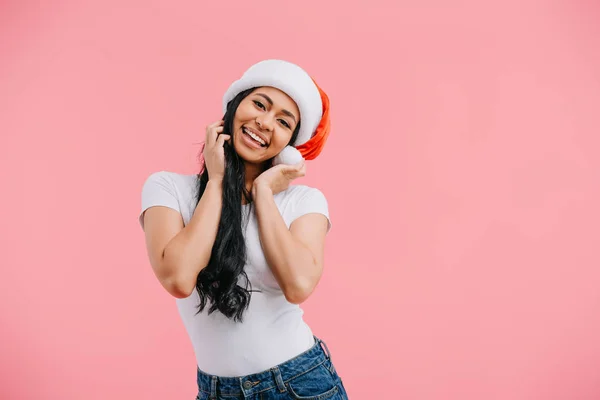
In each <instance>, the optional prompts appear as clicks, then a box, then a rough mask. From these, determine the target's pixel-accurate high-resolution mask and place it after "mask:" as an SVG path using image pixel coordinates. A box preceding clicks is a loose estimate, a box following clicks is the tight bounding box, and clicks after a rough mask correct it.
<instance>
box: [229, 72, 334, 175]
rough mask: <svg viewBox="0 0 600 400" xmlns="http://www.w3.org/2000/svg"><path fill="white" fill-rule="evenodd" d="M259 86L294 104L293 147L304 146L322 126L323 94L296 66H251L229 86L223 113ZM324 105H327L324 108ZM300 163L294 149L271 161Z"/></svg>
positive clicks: (289, 149)
mask: <svg viewBox="0 0 600 400" xmlns="http://www.w3.org/2000/svg"><path fill="white" fill-rule="evenodd" d="M261 86H269V87H274V88H276V89H279V90H281V91H282V92H284V93H286V94H287V95H288V96H290V97H291V98H292V100H294V101H295V102H296V105H297V106H298V109H299V110H300V121H301V123H300V131H299V132H298V137H297V139H296V142H295V143H294V146H296V147H298V146H301V145H305V144H306V143H307V142H308V141H309V140H311V139H312V138H313V136H314V134H315V131H316V130H317V128H318V127H319V126H320V124H321V122H322V121H321V119H322V117H323V114H324V103H323V101H322V100H323V96H324V95H325V94H324V93H323V92H322V90H321V89H320V88H319V87H318V86H317V84H316V83H315V82H314V80H313V79H312V78H311V77H310V75H308V73H306V71H304V70H303V69H302V68H300V67H299V66H297V65H296V64H293V63H291V62H288V61H283V60H264V61H261V62H259V63H257V64H254V65H252V66H251V67H250V68H249V69H248V70H247V71H246V72H245V73H244V74H243V75H242V77H241V78H240V79H238V80H236V81H235V82H233V83H232V84H231V86H229V88H228V89H227V91H226V92H225V95H224V96H223V112H224V113H225V112H226V111H227V104H228V103H229V102H230V101H231V100H233V99H234V98H235V96H237V95H238V94H239V93H241V92H243V91H244V90H248V89H251V88H255V87H261ZM328 105H329V103H328V101H327V103H326V106H327V107H328ZM321 125H322V124H321ZM328 125H329V124H327V128H328ZM326 136H327V135H325V137H326ZM323 140H324V138H323ZM320 147H322V144H321V145H320ZM319 150H320V149H319ZM302 159H303V156H302V154H301V153H300V151H298V150H297V149H296V148H295V147H292V146H287V147H286V148H284V149H283V151H281V152H280V153H279V154H278V155H277V156H276V157H275V158H274V159H273V164H274V165H276V164H281V163H283V164H296V163H298V162H300V161H301V160H302Z"/></svg>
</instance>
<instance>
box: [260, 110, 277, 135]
mask: <svg viewBox="0 0 600 400" xmlns="http://www.w3.org/2000/svg"><path fill="white" fill-rule="evenodd" d="M273 120H274V118H273V116H271V115H270V113H264V114H262V115H259V116H258V117H256V125H257V126H258V127H259V128H260V129H264V130H265V131H271V130H273Z"/></svg>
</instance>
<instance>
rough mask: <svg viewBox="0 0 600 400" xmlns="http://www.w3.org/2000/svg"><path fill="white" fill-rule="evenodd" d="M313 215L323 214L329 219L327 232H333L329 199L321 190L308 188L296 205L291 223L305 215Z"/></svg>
mask: <svg viewBox="0 0 600 400" xmlns="http://www.w3.org/2000/svg"><path fill="white" fill-rule="evenodd" d="M313 213H317V214H322V215H324V216H325V217H326V218H327V232H329V231H330V230H331V218H330V216H329V205H328V203H327V198H326V197H325V195H324V194H323V192H321V191H320V190H319V189H315V188H306V189H305V190H304V191H303V193H302V194H301V195H300V196H299V198H298V200H297V201H296V202H295V204H294V211H293V212H292V218H291V222H293V221H294V220H296V219H298V218H300V217H301V216H303V215H306V214H313ZM291 222H290V224H291Z"/></svg>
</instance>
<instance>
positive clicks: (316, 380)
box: [286, 363, 340, 400]
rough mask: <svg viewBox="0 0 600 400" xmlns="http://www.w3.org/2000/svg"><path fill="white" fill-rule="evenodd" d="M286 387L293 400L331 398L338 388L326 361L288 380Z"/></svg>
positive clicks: (322, 399) (324, 399)
mask: <svg viewBox="0 0 600 400" xmlns="http://www.w3.org/2000/svg"><path fill="white" fill-rule="evenodd" d="M286 388H287V390H288V393H289V395H290V396H291V397H292V398H293V399H295V400H326V399H333V398H334V396H335V395H336V394H337V393H338V392H339V390H340V388H339V386H338V382H337V380H336V379H335V378H334V375H333V374H332V372H331V370H330V369H329V368H328V366H327V365H326V363H323V364H321V365H319V366H318V367H315V368H313V369H312V370H310V371H308V372H306V373H304V374H302V375H299V376H296V377H295V378H293V379H291V380H289V381H288V382H287V383H286Z"/></svg>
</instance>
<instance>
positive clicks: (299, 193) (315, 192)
mask: <svg viewBox="0 0 600 400" xmlns="http://www.w3.org/2000/svg"><path fill="white" fill-rule="evenodd" d="M283 195H284V196H285V197H286V198H288V199H289V200H290V201H291V202H293V203H299V202H306V201H310V200H311V199H316V198H319V199H321V200H324V201H327V199H326V197H325V194H324V193H323V192H322V191H321V190H319V189H317V188H315V187H311V186H306V185H290V186H289V187H288V189H287V190H286V191H285V192H283Z"/></svg>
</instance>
